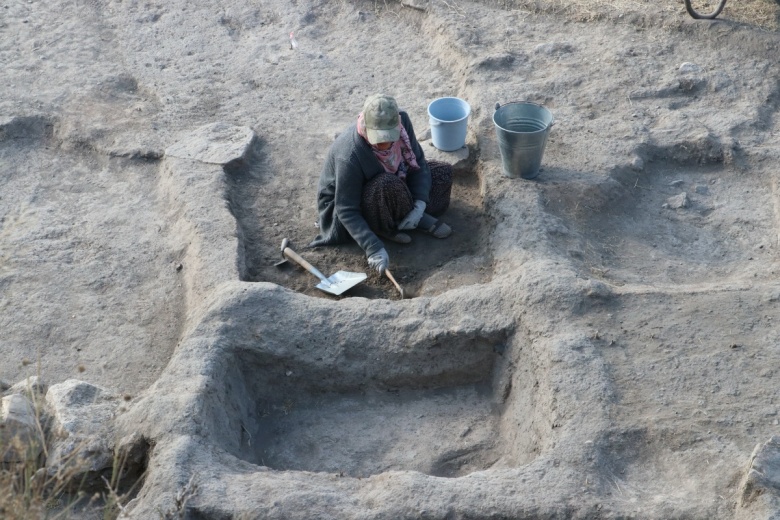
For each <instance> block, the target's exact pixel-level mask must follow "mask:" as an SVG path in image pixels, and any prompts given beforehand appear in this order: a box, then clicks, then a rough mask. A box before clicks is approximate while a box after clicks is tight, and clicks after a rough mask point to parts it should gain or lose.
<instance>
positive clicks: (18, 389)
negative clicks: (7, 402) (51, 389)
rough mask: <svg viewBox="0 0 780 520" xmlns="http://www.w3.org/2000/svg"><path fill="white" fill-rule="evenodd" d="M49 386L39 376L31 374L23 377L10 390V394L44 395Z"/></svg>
mask: <svg viewBox="0 0 780 520" xmlns="http://www.w3.org/2000/svg"><path fill="white" fill-rule="evenodd" d="M47 389H48V388H47V386H46V384H45V383H44V382H42V381H40V380H39V379H38V376H30V377H28V378H26V379H22V380H21V381H19V382H18V383H16V384H15V385H14V386H12V387H11V388H10V389H9V390H8V393H9V394H22V395H24V396H26V397H35V396H43V395H45V394H46V390H47Z"/></svg>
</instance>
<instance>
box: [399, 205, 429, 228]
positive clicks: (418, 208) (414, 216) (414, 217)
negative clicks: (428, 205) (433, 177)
mask: <svg viewBox="0 0 780 520" xmlns="http://www.w3.org/2000/svg"><path fill="white" fill-rule="evenodd" d="M423 213H425V203H424V202H423V201H421V200H415V201H414V209H413V210H412V211H410V212H409V214H408V215H406V216H405V217H404V219H403V220H402V221H401V223H400V224H398V229H414V228H416V227H417V224H419V223H420V219H421V218H422V216H423Z"/></svg>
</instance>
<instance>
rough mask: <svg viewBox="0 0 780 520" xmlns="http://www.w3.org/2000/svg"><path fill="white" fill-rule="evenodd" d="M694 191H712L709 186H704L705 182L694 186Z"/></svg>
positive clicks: (703, 192) (701, 193)
mask: <svg viewBox="0 0 780 520" xmlns="http://www.w3.org/2000/svg"><path fill="white" fill-rule="evenodd" d="M694 191H696V193H698V194H699V195H707V194H708V193H709V192H710V188H709V187H708V186H704V185H703V184H699V185H697V186H696V187H695V188H694Z"/></svg>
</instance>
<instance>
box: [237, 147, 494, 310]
mask: <svg viewBox="0 0 780 520" xmlns="http://www.w3.org/2000/svg"><path fill="white" fill-rule="evenodd" d="M428 145H429V144H428V142H425V143H424V145H423V148H424V149H427V148H428ZM267 147H268V145H267V144H266V143H264V142H263V141H261V140H258V141H257V142H256V143H255V144H254V146H253V148H252V149H251V151H250V153H249V154H248V156H247V158H246V159H245V160H241V161H234V162H231V163H229V164H228V165H226V166H225V173H226V178H227V194H226V198H227V200H228V207H229V208H230V211H231V213H232V214H233V216H234V217H235V219H236V227H237V232H238V233H237V234H238V239H239V244H238V251H237V255H238V265H239V276H240V279H241V280H242V281H250V282H272V283H276V284H278V285H281V286H283V287H288V288H290V289H293V290H295V291H298V292H302V293H304V294H307V295H310V296H322V297H331V296H330V295H328V294H326V293H323V292H321V291H319V290H317V289H315V288H314V287H315V285H316V284H317V283H318V280H317V279H316V278H315V277H314V276H313V275H311V274H309V273H308V272H306V271H305V270H304V269H303V268H301V267H300V266H298V265H297V264H293V263H287V264H284V265H281V266H278V265H276V264H277V263H278V262H279V261H280V260H282V257H281V252H280V245H281V242H282V240H283V239H284V238H287V239H289V240H290V243H291V247H292V248H293V249H294V250H295V251H296V252H298V253H299V254H300V255H302V256H303V257H304V258H305V259H306V260H307V261H309V262H310V263H311V264H313V265H314V266H315V267H317V268H318V269H319V270H320V271H322V272H323V273H324V274H325V275H326V276H329V275H331V274H333V273H335V272H336V271H341V270H344V271H351V272H363V273H368V274H369V279H368V280H367V281H366V282H364V283H362V284H360V285H358V286H356V287H355V288H353V289H351V290H350V291H349V292H347V293H345V294H344V297H350V296H361V297H365V298H370V299H376V298H391V299H397V298H398V297H399V295H398V292H397V291H396V289H395V287H394V286H393V285H392V284H391V282H390V281H389V280H388V279H387V278H384V277H379V276H377V275H374V273H371V272H369V271H368V267H367V264H366V260H365V256H364V254H363V251H362V250H361V249H360V248H359V247H358V246H357V244H355V243H354V242H350V243H346V244H342V245H338V246H330V247H320V248H315V249H310V248H308V247H307V245H308V243H309V242H311V240H312V239H313V238H314V236H315V235H316V233H317V228H316V227H315V226H314V222H315V221H316V219H317V214H316V207H315V197H316V186H311V187H310V188H306V187H301V186H296V187H293V188H289V189H288V188H286V187H282V186H280V183H283V182H284V180H283V179H279V178H278V177H279V176H278V175H275V174H274V172H272V171H271V170H270V169H269V166H268V164H269V157H268V153H269V152H268V151H267V150H266V148H267ZM476 152H477V149H476V147H475V148H474V149H473V150H472V152H471V155H472V156H474V155H475V154H476ZM479 176H480V173H479V169H478V164H477V163H476V161H471V163H470V164H469V165H468V166H467V167H465V168H459V169H456V170H455V172H454V175H453V188H452V196H451V202H450V206H449V208H448V210H447V211H446V212H445V214H444V215H443V216H441V219H442V220H443V221H445V222H447V223H448V224H449V225H450V226H451V227H452V229H453V235H452V236H451V237H449V238H448V239H446V240H438V239H435V238H433V237H430V236H428V235H426V234H424V233H422V232H417V231H414V232H412V233H411V234H412V238H413V240H412V243H410V244H395V243H392V242H390V241H387V240H385V241H384V243H385V247H386V249H387V251H388V253H389V254H390V258H391V269H392V272H393V273H394V275H395V278H396V279H397V280H398V281H399V282H400V283H401V285H402V286H403V287H404V292H405V294H406V296H407V297H414V296H434V295H437V294H441V293H443V292H446V291H448V290H450V289H454V288H456V287H460V286H463V285H471V284H475V283H486V282H489V281H490V279H491V278H492V274H493V266H492V264H493V261H492V255H491V252H490V249H489V238H490V233H491V231H492V229H493V221H492V219H491V217H490V216H489V215H487V214H486V213H485V210H484V208H483V205H482V196H481V194H480V188H479V183H480V179H479ZM268 193H283V195H282V196H280V197H278V198H273V199H269V198H268V196H267V194H268Z"/></svg>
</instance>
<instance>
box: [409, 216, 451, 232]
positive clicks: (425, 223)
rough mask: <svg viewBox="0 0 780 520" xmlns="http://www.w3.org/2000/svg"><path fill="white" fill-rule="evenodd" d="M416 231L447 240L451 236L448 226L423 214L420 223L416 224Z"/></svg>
mask: <svg viewBox="0 0 780 520" xmlns="http://www.w3.org/2000/svg"><path fill="white" fill-rule="evenodd" d="M417 229H419V230H420V231H424V232H425V233H428V234H429V235H433V236H434V237H436V238H447V237H448V236H450V235H451V234H452V228H451V227H450V226H448V225H447V224H445V223H444V222H442V221H441V220H438V219H437V218H436V217H433V216H431V215H429V214H427V213H423V216H422V218H421V219H420V223H419V224H417Z"/></svg>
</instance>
